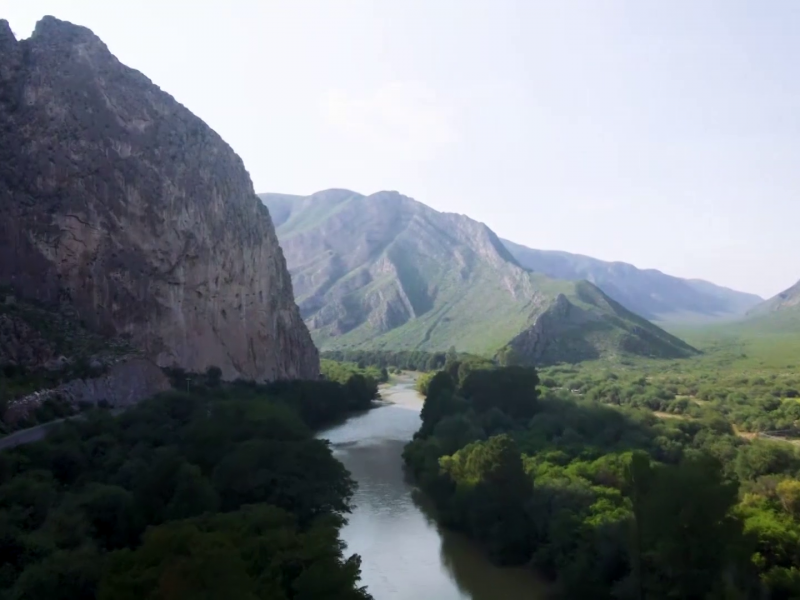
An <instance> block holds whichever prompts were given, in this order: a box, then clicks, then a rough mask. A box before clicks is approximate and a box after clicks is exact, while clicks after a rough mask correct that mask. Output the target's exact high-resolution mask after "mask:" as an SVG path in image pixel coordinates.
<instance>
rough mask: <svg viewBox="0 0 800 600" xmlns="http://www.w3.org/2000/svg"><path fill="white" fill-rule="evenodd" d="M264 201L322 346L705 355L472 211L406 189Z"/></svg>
mask: <svg viewBox="0 0 800 600" xmlns="http://www.w3.org/2000/svg"><path fill="white" fill-rule="evenodd" d="M261 199H262V200H263V201H264V202H265V203H266V204H267V206H269V208H270V211H271V212H272V213H273V214H274V215H275V219H276V223H277V224H278V229H277V231H278V236H279V237H280V240H281V245H282V246H283V248H284V250H285V252H286V259H287V262H288V264H289V269H290V272H291V273H292V278H293V280H294V287H295V290H296V291H297V299H298V303H299V305H300V309H301V313H302V314H303V316H304V317H305V319H306V323H308V325H309V328H310V329H311V331H312V334H313V335H314V338H315V339H316V340H317V342H318V343H319V344H320V346H321V347H322V348H324V349H339V348H373V349H374V348H385V349H391V350H400V349H421V350H446V349H448V348H450V347H451V346H454V347H455V348H456V349H457V350H460V351H466V352H475V353H480V354H486V355H492V354H495V353H497V352H498V351H500V350H511V351H513V354H514V359H515V360H518V361H524V362H533V363H537V364H546V363H552V362H559V361H577V360H586V359H592V358H599V357H602V356H606V357H613V356H618V355H621V354H629V353H630V354H637V355H644V356H661V357H678V356H688V355H691V354H693V353H694V352H695V351H694V349H692V348H691V347H689V346H687V345H686V344H685V343H683V342H681V341H680V340H678V339H677V338H675V337H673V336H671V335H669V334H668V333H666V332H665V331H662V330H661V329H659V328H658V327H656V326H654V325H653V324H652V323H649V322H647V321H646V320H644V319H642V318H641V317H638V316H637V315H635V314H633V313H631V312H630V311H628V310H626V309H625V308H623V307H622V306H621V305H619V304H618V303H617V302H614V301H613V300H612V299H611V298H609V297H608V296H606V295H605V294H604V293H603V292H601V291H600V290H599V289H598V288H596V287H595V286H594V285H592V284H591V283H588V282H581V281H577V282H576V281H558V280H554V279H550V278H549V277H546V276H543V275H540V274H538V273H531V272H529V271H527V270H525V269H524V268H522V267H521V266H520V265H519V264H518V263H517V261H516V260H515V259H514V258H513V256H512V255H511V253H510V252H509V251H508V250H507V249H506V248H505V247H504V246H503V244H502V242H501V241H500V239H499V238H498V237H497V235H495V233H494V232H493V231H492V230H491V229H489V228H488V227H487V226H486V225H484V224H483V223H479V222H477V221H473V220H472V219H470V218H468V217H466V216H463V215H456V214H449V213H440V212H437V211H435V210H433V209H432V208H429V207H427V206H425V205H424V204H421V203H419V202H416V201H415V200H413V199H411V198H408V197H406V196H403V195H401V194H398V193H397V192H379V193H377V194H372V195H370V196H363V195H361V194H357V193H355V192H350V191H347V190H327V191H324V192H320V193H317V194H314V195H312V196H309V197H296V196H286V195H274V194H262V195H261Z"/></svg>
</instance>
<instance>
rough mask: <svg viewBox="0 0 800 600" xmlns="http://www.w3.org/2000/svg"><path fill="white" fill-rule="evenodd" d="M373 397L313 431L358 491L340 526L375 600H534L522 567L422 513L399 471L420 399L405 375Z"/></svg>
mask: <svg viewBox="0 0 800 600" xmlns="http://www.w3.org/2000/svg"><path fill="white" fill-rule="evenodd" d="M381 395H382V396H383V398H384V399H385V400H386V401H387V402H385V403H382V405H381V406H380V407H379V408H375V409H373V410H370V411H368V412H366V413H363V414H360V415H357V416H354V417H351V418H350V419H348V420H347V421H346V422H345V423H343V424H342V425H339V426H336V427H333V428H331V429H328V430H326V431H324V432H322V433H321V434H320V437H323V438H327V439H329V440H330V441H331V443H332V444H333V447H334V454H335V455H336V457H337V458H338V459H339V460H341V461H342V462H343V463H344V465H345V466H346V467H347V468H348V469H349V470H350V472H351V473H352V474H353V477H354V478H355V480H356V481H357V482H358V491H357V492H356V494H355V497H354V498H353V505H354V507H353V512H352V514H351V515H349V523H348V524H347V525H346V526H345V527H344V528H343V529H342V538H343V539H344V541H345V542H346V543H347V552H348V554H349V553H357V554H360V555H361V558H362V564H361V576H362V582H363V584H364V585H366V586H367V589H368V590H369V592H370V593H371V594H372V595H373V597H374V598H375V600H429V599H430V600H462V599H464V600H467V599H471V600H523V599H524V600H540V599H544V598H545V594H544V587H543V585H542V584H541V582H540V581H539V580H538V579H537V578H536V577H535V576H534V575H533V573H531V572H530V571H528V570H526V569H501V568H498V567H495V566H493V565H492V564H491V563H489V561H488V560H487V559H486V557H485V555H484V554H483V553H482V552H481V551H480V550H479V549H478V548H477V547H476V546H475V545H474V544H472V543H471V542H469V540H467V539H465V538H463V537H462V536H459V535H456V534H453V533H452V532H447V531H443V530H442V529H441V528H440V527H439V526H437V524H436V522H435V521H434V520H433V519H432V518H431V517H430V516H429V514H426V512H425V511H426V510H427V509H426V507H425V506H424V505H423V503H422V498H421V497H420V496H419V494H418V493H415V491H414V487H413V485H412V483H411V482H410V481H408V480H407V478H406V477H405V474H404V471H403V459H402V452H403V447H404V446H405V444H406V443H407V442H408V441H409V440H410V439H411V437H412V436H413V435H414V432H415V431H416V430H417V429H418V428H419V425H420V420H419V411H420V408H421V407H422V399H421V398H420V396H419V395H418V394H417V393H416V391H415V390H414V380H413V379H412V378H411V377H404V378H401V379H399V380H398V381H397V382H396V383H394V384H393V385H392V386H391V387H387V388H384V389H383V390H382V391H381Z"/></svg>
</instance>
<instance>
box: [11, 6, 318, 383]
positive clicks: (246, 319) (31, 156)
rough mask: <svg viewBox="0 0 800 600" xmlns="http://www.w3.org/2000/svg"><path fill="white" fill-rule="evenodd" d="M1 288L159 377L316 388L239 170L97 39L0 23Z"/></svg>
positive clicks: (312, 357)
mask: <svg viewBox="0 0 800 600" xmlns="http://www.w3.org/2000/svg"><path fill="white" fill-rule="evenodd" d="M0 214H2V219H0V284H6V285H9V286H10V287H11V288H12V289H13V292H14V293H15V294H17V295H18V296H20V297H22V298H26V299H31V300H35V301H39V302H42V303H46V304H47V303H49V304H56V303H68V304H70V305H72V306H74V307H75V309H76V311H77V312H78V315H79V317H80V318H81V319H82V320H83V321H84V322H85V324H86V326H87V327H88V328H90V329H91V330H93V331H96V332H100V333H103V334H105V335H109V336H116V337H119V336H121V337H123V338H125V339H128V340H129V341H130V343H131V344H132V345H133V346H134V347H136V348H138V349H139V350H140V351H141V352H142V353H143V354H144V355H145V356H147V357H149V358H151V359H152V360H154V361H155V362H157V363H158V364H159V365H161V366H180V367H183V368H185V369H187V370H191V371H200V370H203V369H205V368H206V367H208V366H210V365H216V366H219V367H220V368H221V369H222V371H223V376H224V377H225V378H235V377H240V376H241V377H245V378H252V379H256V380H272V379H276V378H294V377H301V378H310V377H317V376H318V373H319V361H318V355H317V351H316V348H315V347H314V345H313V343H312V341H311V338H310V336H309V334H308V331H307V329H306V327H305V325H304V324H303V321H302V320H301V318H300V315H299V312H298V309H297V306H296V305H295V303H294V298H293V293H292V284H291V280H290V278H289V274H288V271H287V269H286V264H285V261H284V258H283V254H282V252H281V248H280V246H279V244H278V240H277V238H276V236H275V231H274V228H273V225H272V222H271V220H270V216H269V213H268V211H267V209H266V208H265V207H264V206H263V205H262V204H261V202H259V201H258V199H257V197H256V196H255V194H254V192H253V188H252V183H251V181H250V178H249V176H248V173H247V171H246V170H245V168H244V165H243V164H242V161H241V159H240V158H239V157H238V156H237V155H236V154H235V153H234V152H233V151H232V150H231V148H230V147H229V146H228V145H227V144H226V143H225V142H224V141H223V140H222V139H221V138H220V137H219V136H218V135H217V134H216V133H215V132H214V131H212V130H211V129H210V128H209V127H208V126H207V125H206V124H205V123H204V122H203V121H201V120H200V119H199V118H197V117H196V116H194V115H193V114H192V113H191V112H190V111H189V110H187V109H186V108H185V107H183V106H182V105H181V104H179V103H178V102H177V101H175V100H174V99H173V98H172V97H171V96H170V95H169V94H167V93H165V92H163V91H162V90H161V89H159V88H158V87H157V86H156V85H154V84H153V83H152V82H151V81H150V80H149V79H147V77H145V76H144V75H142V74H141V73H139V72H137V71H135V70H133V69H130V68H127V67H126V66H124V65H122V64H121V63H120V62H119V61H118V60H117V59H116V58H115V57H114V56H113V55H112V54H111V53H110V52H109V50H108V48H107V47H106V46H105V45H104V44H103V42H102V41H100V40H99V39H98V38H97V37H96V36H95V35H94V34H93V33H92V32H91V31H89V30H88V29H85V28H83V27H78V26H75V25H72V24H69V23H65V22H62V21H59V20H57V19H54V18H52V17H45V18H44V19H42V20H41V21H40V22H39V23H38V25H37V26H36V29H35V31H34V33H33V35H32V36H31V38H30V39H27V40H21V41H18V40H16V39H15V38H14V36H13V34H12V32H11V30H10V28H9V26H8V23H7V22H5V21H0Z"/></svg>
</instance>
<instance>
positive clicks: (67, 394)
mask: <svg viewBox="0 0 800 600" xmlns="http://www.w3.org/2000/svg"><path fill="white" fill-rule="evenodd" d="M169 389H170V384H169V380H168V379H167V376H166V375H164V373H163V371H162V370H161V369H160V368H159V367H157V366H156V365H155V364H154V363H152V362H150V361H149V360H145V359H141V358H134V359H131V360H128V361H125V362H120V363H118V364H116V365H114V366H113V367H111V369H110V370H109V371H108V373H105V374H104V375H101V376H100V377H93V378H90V379H73V380H72V381H68V382H67V383H64V384H62V385H60V386H58V387H55V388H52V389H47V390H42V391H39V392H34V393H33V394H29V395H27V396H24V397H22V398H19V399H17V400H13V401H12V402H10V403H9V405H8V408H7V409H6V412H5V415H4V419H5V421H6V422H8V423H16V422H18V421H19V420H21V419H24V418H26V417H28V416H29V415H30V414H31V413H33V412H34V411H35V410H36V409H37V408H39V407H40V406H41V405H42V404H44V402H46V401H47V400H61V401H63V402H66V403H67V404H69V405H70V406H72V407H73V408H74V409H78V408H80V407H81V406H82V405H89V406H98V405H101V404H103V403H107V404H108V406H110V407H112V408H127V407H129V406H132V405H134V404H137V403H139V402H141V401H142V400H145V399H147V398H150V397H151V396H155V395H156V394H159V393H161V392H166V391H168V390H169Z"/></svg>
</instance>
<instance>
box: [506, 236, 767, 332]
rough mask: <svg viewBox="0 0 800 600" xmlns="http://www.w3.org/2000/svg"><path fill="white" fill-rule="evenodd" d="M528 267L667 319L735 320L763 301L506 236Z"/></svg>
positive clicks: (684, 321)
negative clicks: (593, 288) (530, 245)
mask: <svg viewBox="0 0 800 600" xmlns="http://www.w3.org/2000/svg"><path fill="white" fill-rule="evenodd" d="M503 244H505V246H506V247H507V248H508V249H509V251H511V254H513V255H514V258H516V259H517V261H518V262H519V263H520V264H521V265H522V266H523V267H525V268H526V269H530V270H531V271H535V272H537V273H542V274H544V275H548V276H550V277H555V278H556V279H569V280H580V279H585V280H587V281H591V282H592V283H594V284H595V285H596V286H597V287H599V288H600V289H602V290H603V291H604V292H605V293H606V294H608V295H609V296H611V297H612V298H614V299H615V300H616V301H617V302H620V303H622V304H623V305H625V306H627V307H628V308H629V309H631V310H633V311H635V312H636V313H638V314H640V315H642V316H644V317H646V318H647V319H651V320H653V321H655V322H658V323H664V324H667V323H669V324H678V323H680V324H691V323H694V324H700V323H711V322H715V321H716V322H719V321H729V320H733V319H737V318H741V317H742V316H744V314H745V313H746V312H747V311H748V310H750V309H751V308H753V307H754V306H756V305H757V304H759V303H760V302H763V299H762V298H760V297H759V296H756V295H755V294H747V293H744V292H738V291H736V290H731V289H728V288H725V287H721V286H718V285H715V284H713V283H709V282H707V281H702V280H699V279H681V278H680V277H673V276H672V275H667V274H666V273H662V272H661V271H657V270H655V269H638V268H636V267H634V266H633V265H630V264H628V263H623V262H606V261H603V260H598V259H596V258H591V257H589V256H583V255H580V254H570V253H569V252H559V251H552V250H534V249H532V248H527V247H525V246H521V245H520V244H515V243H514V242H509V241H507V240H503Z"/></svg>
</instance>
